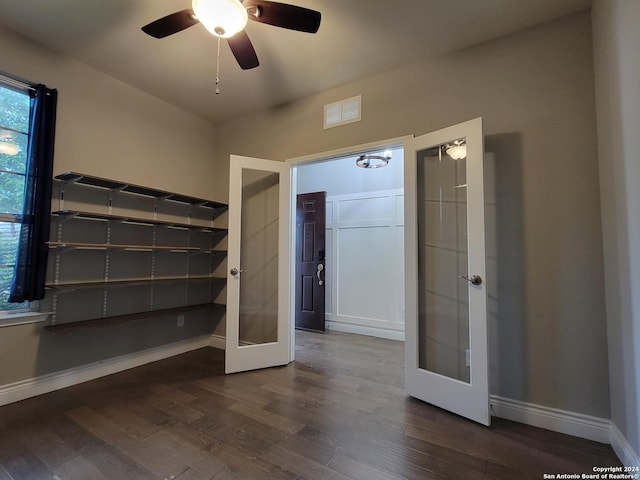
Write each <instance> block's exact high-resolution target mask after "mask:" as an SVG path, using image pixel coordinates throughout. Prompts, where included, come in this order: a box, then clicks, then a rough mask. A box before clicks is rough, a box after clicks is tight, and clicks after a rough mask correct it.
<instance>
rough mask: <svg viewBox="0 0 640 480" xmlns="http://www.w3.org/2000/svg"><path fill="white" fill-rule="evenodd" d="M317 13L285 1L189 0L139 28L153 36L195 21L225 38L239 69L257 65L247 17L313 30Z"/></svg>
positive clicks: (166, 34)
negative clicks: (247, 27) (248, 32)
mask: <svg viewBox="0 0 640 480" xmlns="http://www.w3.org/2000/svg"><path fill="white" fill-rule="evenodd" d="M320 18H321V15H320V12H316V11H315V10H310V9H308V8H303V7H298V6H295V5H288V4H286V3H278V2H268V1H264V0H192V2H191V8H190V9H189V8H188V9H185V10H180V11H179V12H175V13H172V14H170V15H167V16H166V17H162V18H160V19H158V20H156V21H155V22H151V23H150V24H148V25H145V26H144V27H142V31H143V32H145V33H146V34H148V35H151V36H152V37H155V38H164V37H168V36H169V35H173V34H174V33H178V32H180V31H182V30H185V29H186V28H189V27H191V26H193V25H196V24H197V23H202V25H204V27H205V28H206V29H207V30H209V32H211V33H212V34H214V35H215V36H216V37H218V38H226V39H227V42H228V43H229V47H230V48H231V52H232V53H233V56H234V57H235V58H236V60H237V61H238V64H239V65H240V67H241V68H242V69H243V70H248V69H250V68H255V67H257V66H258V65H260V62H259V61H258V56H257V55H256V51H255V50H254V48H253V45H252V43H251V40H249V36H248V35H247V33H246V32H245V31H244V27H245V26H246V24H247V22H248V20H253V21H254V22H260V23H266V24H268V25H275V26H276V27H282V28H287V29H290V30H297V31H299V32H307V33H316V32H317V31H318V28H320Z"/></svg>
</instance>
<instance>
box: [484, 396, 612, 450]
mask: <svg viewBox="0 0 640 480" xmlns="http://www.w3.org/2000/svg"><path fill="white" fill-rule="evenodd" d="M490 403H491V408H492V413H493V415H495V416H496V417H500V418H506V419H507V420H513V421H514V422H519V423H524V424H526V425H532V426H534V427H540V428H544V429H547V430H552V431H554V432H560V433H566V434H568V435H573V436H574V437H580V438H586V439H588V440H594V441H596V442H600V443H609V441H610V438H609V437H610V433H609V432H610V426H611V422H610V421H609V420H607V419H605V418H599V417H592V416H590V415H584V414H581V413H575V412H569V411H567V410H560V409H557V408H551V407H545V406H542V405H535V404H533V403H527V402H521V401H519V400H512V399H510V398H504V397H499V396H497V395H491V400H490ZM616 453H617V452H616Z"/></svg>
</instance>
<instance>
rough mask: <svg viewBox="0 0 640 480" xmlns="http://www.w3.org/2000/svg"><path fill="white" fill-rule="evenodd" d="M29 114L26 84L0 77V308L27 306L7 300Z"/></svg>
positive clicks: (15, 247)
mask: <svg viewBox="0 0 640 480" xmlns="http://www.w3.org/2000/svg"><path fill="white" fill-rule="evenodd" d="M29 114H30V97H29V93H28V91H27V87H18V86H14V85H12V84H9V83H8V82H5V81H3V80H2V78H0V311H6V310H12V311H15V310H25V309H28V308H29V302H23V303H9V302H8V300H9V291H10V288H11V283H12V280H13V274H14V269H15V263H16V258H17V254H18V240H19V235H20V226H21V217H22V212H23V207H24V201H25V178H26V168H27V142H28V139H29Z"/></svg>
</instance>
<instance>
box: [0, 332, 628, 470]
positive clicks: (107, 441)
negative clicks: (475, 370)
mask: <svg viewBox="0 0 640 480" xmlns="http://www.w3.org/2000/svg"><path fill="white" fill-rule="evenodd" d="M296 356H297V359H296V362H295V363H293V364H291V365H289V366H287V367H282V368H273V369H267V370H260V371H256V372H250V373H242V374H236V375H230V376H225V375H224V373H223V372H224V368H223V363H224V352H222V351H220V350H216V349H213V348H204V349H200V350H196V351H194V352H190V353H187V354H184V355H180V356H178V357H174V358H171V359H167V360H163V361H160V362H156V363H153V364H150V365H146V366H143V367H139V368H136V369H132V370H129V371H126V372H122V373H119V374H116V375H111V376H108V377H105V378H102V379H98V380H94V381H91V382H87V383H84V384H81V385H77V386H74V387H71V388H67V389H64V390H60V391H57V392H53V393H50V394H47V395H42V396H40V397H36V398H32V399H29V400H25V401H22V402H18V403H14V404H11V405H7V406H4V407H1V408H0V480H5V479H15V480H23V479H48V480H52V479H54V480H58V479H60V480H72V479H81V480H88V479H91V480H93V479H96V480H105V479H109V480H114V479H117V480H124V479H178V480H195V479H215V480H230V479H241V478H242V479H256V480H271V479H275V480H277V479H310V480H338V479H356V480H359V479H363V480H383V479H387V480H391V479H400V478H409V479H434V480H436V479H437V480H444V479H456V480H467V479H469V480H479V479H508V480H514V479H541V478H543V473H560V472H562V473H591V472H592V467H593V466H608V465H620V463H619V461H618V460H617V458H616V457H615V455H614V454H613V451H612V450H611V448H610V447H609V446H607V445H602V444H599V443H594V442H590V441H586V440H581V439H578V438H574V437H570V436H566V435H561V434H557V433H553V432H549V431H545V430H541V429H537V428H533V427H528V426H525V425H520V424H517V423H513V422H509V421H506V420H501V419H497V418H494V421H493V425H492V427H491V428H485V427H482V426H479V425H476V424H474V423H472V422H469V421H466V420H463V419H461V418H459V417H456V416H454V415H451V414H449V413H447V412H444V411H442V410H440V409H437V408H434V407H431V406H429V405H427V404H424V403H422V402H419V401H417V400H413V399H411V398H407V397H406V396H405V393H404V391H403V344H402V343H400V342H395V341H391V340H382V339H376V338H372V337H363V336H358V335H350V334H343V333H335V332H332V333H327V334H325V335H322V334H316V333H308V332H297V352H296Z"/></svg>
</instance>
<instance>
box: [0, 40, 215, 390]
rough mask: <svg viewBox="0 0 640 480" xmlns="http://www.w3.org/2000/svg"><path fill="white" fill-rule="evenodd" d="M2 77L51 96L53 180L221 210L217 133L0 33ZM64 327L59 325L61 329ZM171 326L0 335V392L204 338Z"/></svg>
mask: <svg viewBox="0 0 640 480" xmlns="http://www.w3.org/2000/svg"><path fill="white" fill-rule="evenodd" d="M0 68H1V69H2V70H3V71H4V72H6V73H8V74H12V75H15V76H18V77H22V78H24V79H27V80H29V81H32V82H39V83H44V84H46V85H47V86H48V87H50V88H57V89H58V92H59V97H58V117H57V130H56V150H55V160H54V162H55V163H54V172H55V173H56V174H57V173H61V172H64V171H68V170H73V171H78V172H82V173H89V174H93V175H98V176H103V177H110V178H115V179H118V180H125V181H129V182H132V183H138V184H142V185H149V186H154V187H156V188H160V189H166V190H171V191H177V192H180V193H185V194H190V195H193V196H198V197H204V198H210V199H214V200H217V199H219V198H222V196H221V195H220V194H218V193H217V192H216V191H215V189H214V186H213V184H214V179H215V172H214V170H215V164H214V162H213V155H214V142H215V136H214V126H213V125H211V124H210V123H208V122H206V121H204V120H202V119H200V118H197V117H195V116H193V115H190V114H188V113H186V112H184V111H182V110H180V109H178V108H176V107H173V106H171V105H169V104H167V103H165V102H163V101H160V100H158V99H157V98H154V97H152V96H150V95H148V94H146V93H143V92H141V91H140V90H137V89H134V88H132V87H130V86H128V85H126V84H124V83H121V82H119V81H117V80H116V79H114V78H111V77H109V76H107V75H104V74H102V73H100V72H98V71H96V70H93V69H91V68H89V67H87V66H85V65H83V64H81V63H78V62H76V61H75V60H73V59H71V58H68V57H64V56H61V55H59V54H57V53H55V52H53V51H51V50H48V49H46V48H43V47H41V46H38V45H36V44H33V43H32V42H30V41H28V40H26V39H24V38H21V37H18V36H16V35H14V34H12V33H10V32H8V31H5V30H0ZM60 320H61V321H63V319H60ZM211 323H212V320H211V319H210V318H206V317H203V316H202V315H199V316H198V315H195V314H193V315H187V318H186V319H185V327H183V328H182V329H177V328H176V320H175V318H162V317H159V318H157V319H154V320H153V324H152V325H151V324H150V323H149V322H141V323H136V324H134V325H121V326H118V327H114V328H110V329H97V330H90V331H86V332H84V333H81V334H74V335H68V336H53V335H51V334H49V333H46V332H42V330H41V324H38V325H33V324H32V325H26V326H17V327H4V328H1V329H0V365H2V367H0V385H4V384H7V383H11V382H16V381H19V380H23V379H29V378H32V377H35V376H38V375H42V374H46V373H49V372H53V371H56V370H61V369H66V368H71V367H74V366H78V365H82V364H85V363H89V362H94V361H99V360H102V359H105V358H109V357H113V356H117V355H124V354H128V353H132V352H135V351H138V350H141V349H145V348H150V347H155V346H158V345H164V344H168V343H172V342H176V341H178V340H181V339H186V338H192V337H195V336H198V335H204V334H208V333H209V332H210V331H211V329H212V325H211Z"/></svg>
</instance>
